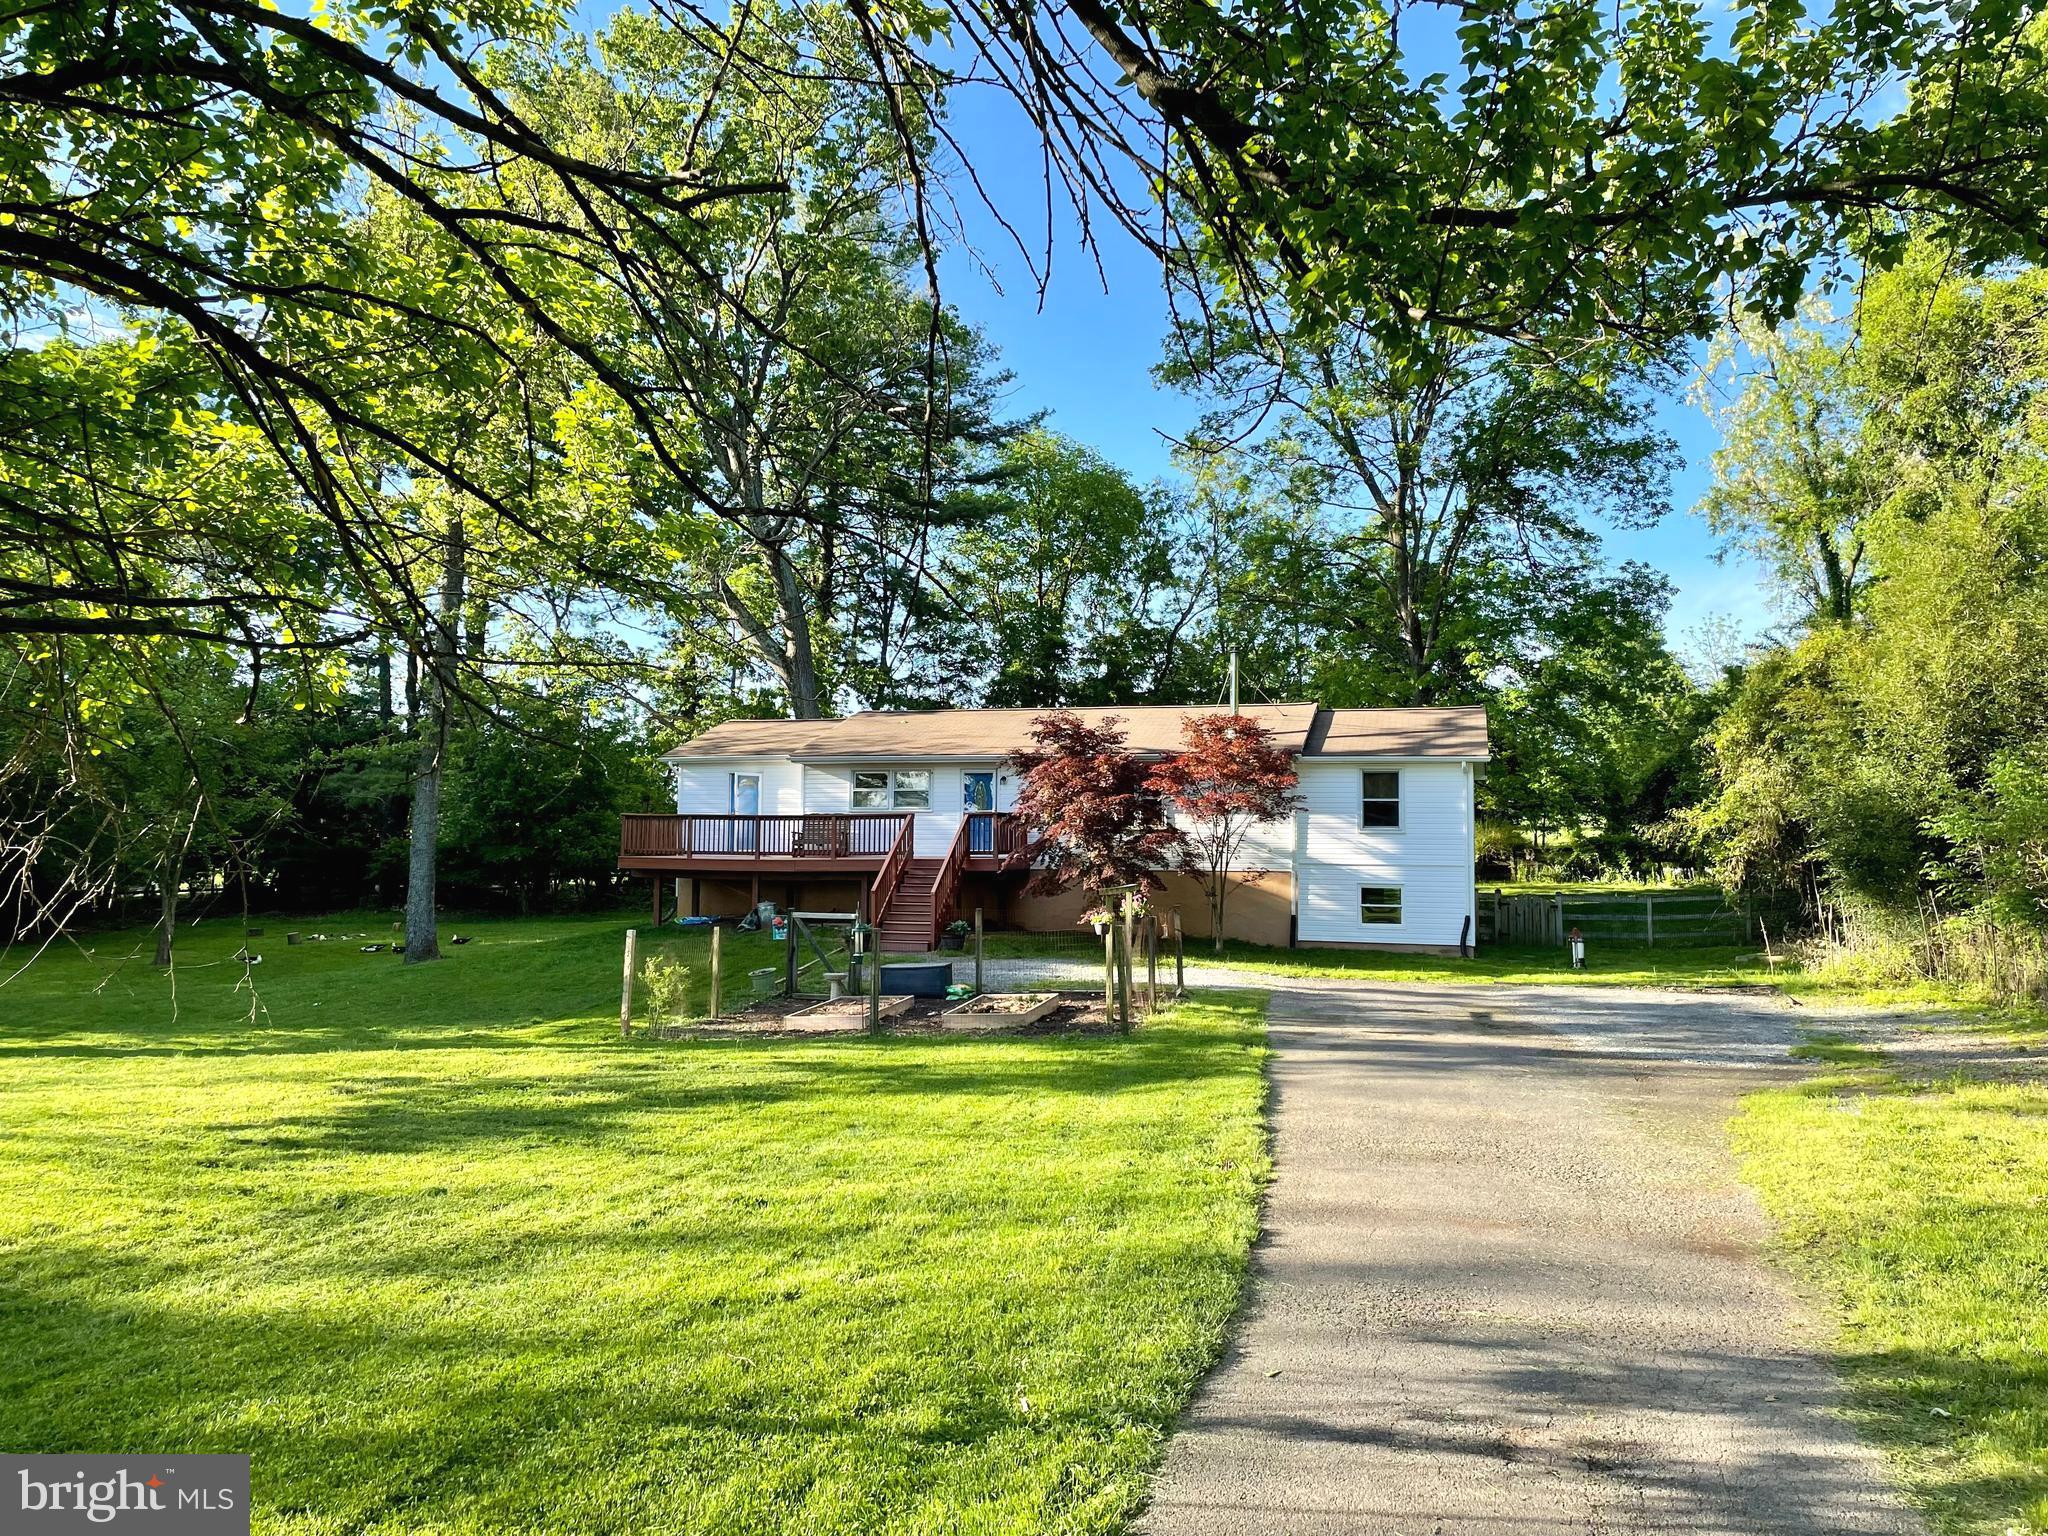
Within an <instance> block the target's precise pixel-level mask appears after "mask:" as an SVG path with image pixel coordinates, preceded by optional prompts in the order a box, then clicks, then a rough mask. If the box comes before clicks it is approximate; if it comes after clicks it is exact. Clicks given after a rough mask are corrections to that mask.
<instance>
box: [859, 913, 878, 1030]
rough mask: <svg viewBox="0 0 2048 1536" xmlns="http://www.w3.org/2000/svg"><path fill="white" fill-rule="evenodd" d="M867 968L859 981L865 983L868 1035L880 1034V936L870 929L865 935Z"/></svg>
mask: <svg viewBox="0 0 2048 1536" xmlns="http://www.w3.org/2000/svg"><path fill="white" fill-rule="evenodd" d="M867 948H868V949H869V950H870V951H871V953H870V954H869V955H868V956H867V962H868V963H867V968H866V969H865V970H864V971H862V972H861V980H862V981H864V982H866V983H867V995H868V1033H869V1034H871V1035H879V1034H880V1033H881V1032H882V936H881V934H880V933H878V932H876V931H875V930H874V929H872V928H870V929H869V930H868V933H867Z"/></svg>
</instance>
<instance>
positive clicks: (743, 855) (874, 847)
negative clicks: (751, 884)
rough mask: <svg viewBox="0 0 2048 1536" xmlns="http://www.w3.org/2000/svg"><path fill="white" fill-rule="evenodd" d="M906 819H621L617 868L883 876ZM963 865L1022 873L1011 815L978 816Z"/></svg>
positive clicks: (966, 832) (973, 816) (867, 815)
mask: <svg viewBox="0 0 2048 1536" xmlns="http://www.w3.org/2000/svg"><path fill="white" fill-rule="evenodd" d="M910 818H911V813H910V812H908V811H871V812H855V813H853V814H851V815H846V814H835V813H828V812H814V813H805V814H802V815H797V816H685V815H660V814H657V815H644V816H625V817H621V818H620V826H619V866H618V867H619V868H620V869H622V870H627V871H630V872H632V873H634V874H645V875H694V874H704V875H721V874H736V875H749V874H752V875H768V874H777V875H784V876H789V875H798V874H814V875H828V874H851V873H873V872H876V871H879V870H880V869H881V868H882V867H883V865H885V864H887V863H888V862H889V860H890V855H891V854H892V853H893V852H894V851H895V849H896V840H897V837H898V835H899V834H900V833H901V832H902V830H903V828H904V826H905V825H906V824H907V823H908V822H909V821H910ZM958 841H959V843H960V844H961V847H960V864H961V865H962V867H963V868H965V869H967V870H972V871H978V872H981V873H995V872H999V871H1002V870H1006V869H1015V868H1021V867H1022V863H1023V859H1024V854H1025V852H1026V849H1027V846H1028V844H1027V841H1026V839H1025V837H1024V833H1023V829H1022V828H1021V827H1019V826H1018V825H1017V822H1016V818H1015V817H1013V816H1012V815H1011V814H1010V813H1009V812H1008V811H974V812H970V813H969V814H968V815H967V816H966V818H965V819H964V821H963V823H962V825H961V829H960V835H959V837H958Z"/></svg>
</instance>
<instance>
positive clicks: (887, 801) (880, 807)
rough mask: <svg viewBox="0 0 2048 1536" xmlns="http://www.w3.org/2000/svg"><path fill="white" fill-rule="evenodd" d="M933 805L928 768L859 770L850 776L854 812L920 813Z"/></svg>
mask: <svg viewBox="0 0 2048 1536" xmlns="http://www.w3.org/2000/svg"><path fill="white" fill-rule="evenodd" d="M931 803H932V775H931V770H930V769H929V768H861V769H857V770H855V772H854V775H853V808H854V809H855V810H856V811H889V810H896V811H922V810H928V809H930V807H931Z"/></svg>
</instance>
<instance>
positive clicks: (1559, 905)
mask: <svg viewBox="0 0 2048 1536" xmlns="http://www.w3.org/2000/svg"><path fill="white" fill-rule="evenodd" d="M1550 905H1551V910H1552V911H1553V912H1555V913H1556V914H1557V926H1556V931H1555V932H1554V933H1553V934H1552V935H1551V939H1550V942H1551V943H1553V944H1562V943H1563V942H1564V892H1562V891H1559V892H1558V893H1557V894H1556V895H1555V896H1553V897H1551V898H1550Z"/></svg>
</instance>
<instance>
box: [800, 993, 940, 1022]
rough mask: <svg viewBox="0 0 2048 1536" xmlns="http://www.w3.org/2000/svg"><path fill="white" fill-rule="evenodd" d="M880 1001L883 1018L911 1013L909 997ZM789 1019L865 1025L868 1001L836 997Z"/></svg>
mask: <svg viewBox="0 0 2048 1536" xmlns="http://www.w3.org/2000/svg"><path fill="white" fill-rule="evenodd" d="M878 1001H879V1003H880V1005H881V1008H880V1012H881V1017H883V1018H885V1019H893V1018H895V1017H896V1015H898V1014H899V1013H908V1012H909V1011H910V1004H911V999H910V998H908V997H884V998H881V999H878ZM789 1017H790V1019H791V1020H792V1021H794V1020H797V1019H804V1020H809V1021H813V1022H826V1023H836V1022H838V1021H839V1020H842V1019H845V1020H850V1021H851V1022H853V1023H855V1024H863V1025H864V1024H866V1023H867V1021H868V1000H867V999H866V998H864V997H859V996H850V997H835V998H832V999H831V1000H830V1001H828V1002H823V1003H819V1004H817V1005H815V1006H814V1007H810V1008H801V1009H799V1010H797V1012H795V1013H793V1014H791V1015H790V1016H789Z"/></svg>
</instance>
